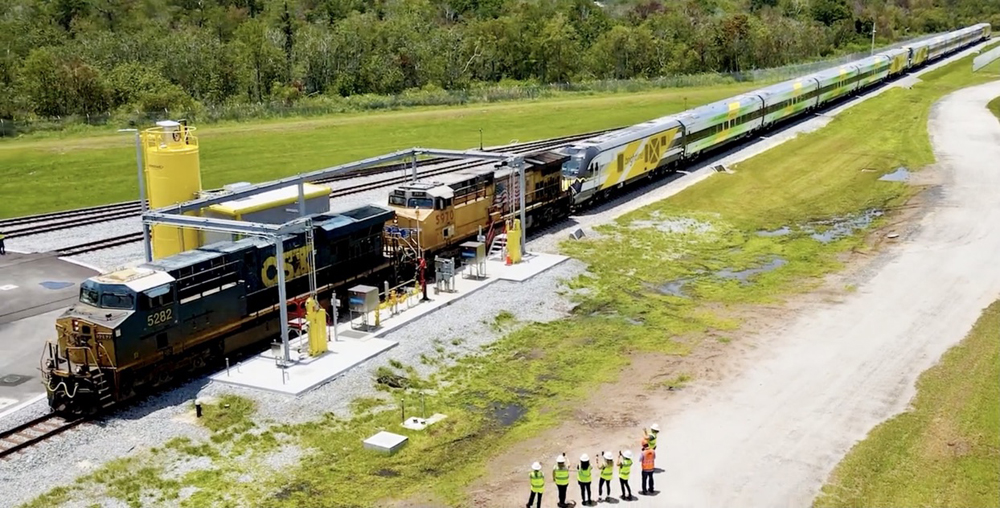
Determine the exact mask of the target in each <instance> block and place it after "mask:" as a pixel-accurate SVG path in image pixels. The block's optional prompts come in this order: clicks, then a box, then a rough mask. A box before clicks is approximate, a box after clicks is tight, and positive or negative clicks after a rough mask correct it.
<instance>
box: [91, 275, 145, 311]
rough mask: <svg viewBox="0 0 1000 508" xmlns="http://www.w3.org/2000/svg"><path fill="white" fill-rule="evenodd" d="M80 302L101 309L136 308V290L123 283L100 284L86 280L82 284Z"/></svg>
mask: <svg viewBox="0 0 1000 508" xmlns="http://www.w3.org/2000/svg"><path fill="white" fill-rule="evenodd" d="M80 302H81V303H85V304H87V305H92V306H94V307H98V308H101V309H124V310H132V309H134V308H135V292H134V291H132V290H131V289H129V288H128V286H124V285H121V284H100V283H97V282H94V281H90V280H88V281H84V282H83V284H81V285H80Z"/></svg>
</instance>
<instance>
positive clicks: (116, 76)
mask: <svg viewBox="0 0 1000 508" xmlns="http://www.w3.org/2000/svg"><path fill="white" fill-rule="evenodd" d="M996 13H1000V0H641V1H640V2H636V1H635V0H619V1H613V0H607V1H606V2H603V3H601V2H593V1H591V0H3V1H2V2H0V118H10V117H12V116H15V115H16V116H20V117H23V116H25V115H34V116H45V117H51V116H58V115H84V114H95V113H103V112H108V111H116V112H119V113H123V114H127V113H128V112H142V111H155V110H160V111H162V110H164V109H170V110H172V111H196V110H197V109H198V108H200V107H202V106H203V105H220V104H234V103H262V102H263V103H267V102H272V103H283V104H290V103H294V102H296V101H299V100H301V99H302V98H303V97H307V96H324V95H325V96H334V95H341V96H347V95H355V94H395V93H400V92H402V91H404V90H409V89H415V88H433V89H437V88H444V89H461V88H466V87H470V86H475V85H476V84H478V83H490V82H498V81H501V80H519V81H525V80H530V81H535V82H542V83H556V82H570V81H580V80H588V79H607V78H611V79H630V78H636V77H653V76H662V75H672V74H681V73H694V72H706V71H721V72H729V71H740V70H746V69H751V68H760V67H768V66H776V65H783V64H786V63H791V62H795V61H801V60H805V59H811V58H816V57H821V56H825V55H829V54H831V53H834V52H837V51H845V50H850V49H858V48H862V47H866V45H867V44H868V42H869V40H870V39H869V38H870V34H871V26H872V23H873V20H874V23H875V26H876V35H877V37H878V38H879V39H881V40H894V39H898V38H901V37H904V36H912V35H916V34H918V33H924V32H933V31H941V30H946V29H951V28H955V27H957V26H960V25H965V24H970V23H974V22H979V21H992V22H993V23H994V25H997V24H1000V15H998V14H996Z"/></svg>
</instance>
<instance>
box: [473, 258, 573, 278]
mask: <svg viewBox="0 0 1000 508" xmlns="http://www.w3.org/2000/svg"><path fill="white" fill-rule="evenodd" d="M567 259H569V256H560V255H558V254H548V253H544V252H537V253H536V252H529V253H527V254H526V255H525V256H524V257H522V258H521V262H520V263H517V264H513V265H510V266H507V265H506V264H504V262H503V261H500V260H496V259H488V260H486V276H487V277H490V276H494V277H496V278H498V279H501V280H509V281H514V282H524V281H526V280H528V279H530V278H532V277H534V276H535V275H538V274H540V273H542V272H544V271H545V270H548V269H549V268H552V267H553V266H556V265H558V264H559V263H562V262H563V261H566V260H567Z"/></svg>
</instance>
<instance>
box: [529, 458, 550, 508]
mask: <svg viewBox="0 0 1000 508" xmlns="http://www.w3.org/2000/svg"><path fill="white" fill-rule="evenodd" d="M528 480H530V481H531V496H530V497H528V504H526V505H524V506H525V507H526V508H531V503H535V508H542V493H543V492H545V474H544V473H542V465H541V464H539V463H538V462H535V463H534V464H532V465H531V472H530V473H528ZM535 496H538V497H537V499H538V501H537V502H536V501H535V499H536V497H535Z"/></svg>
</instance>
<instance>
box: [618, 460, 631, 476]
mask: <svg viewBox="0 0 1000 508" xmlns="http://www.w3.org/2000/svg"><path fill="white" fill-rule="evenodd" d="M631 471H632V459H622V467H620V468H618V477H619V478H621V479H622V480H628V474H629V473H630V472H631Z"/></svg>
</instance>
